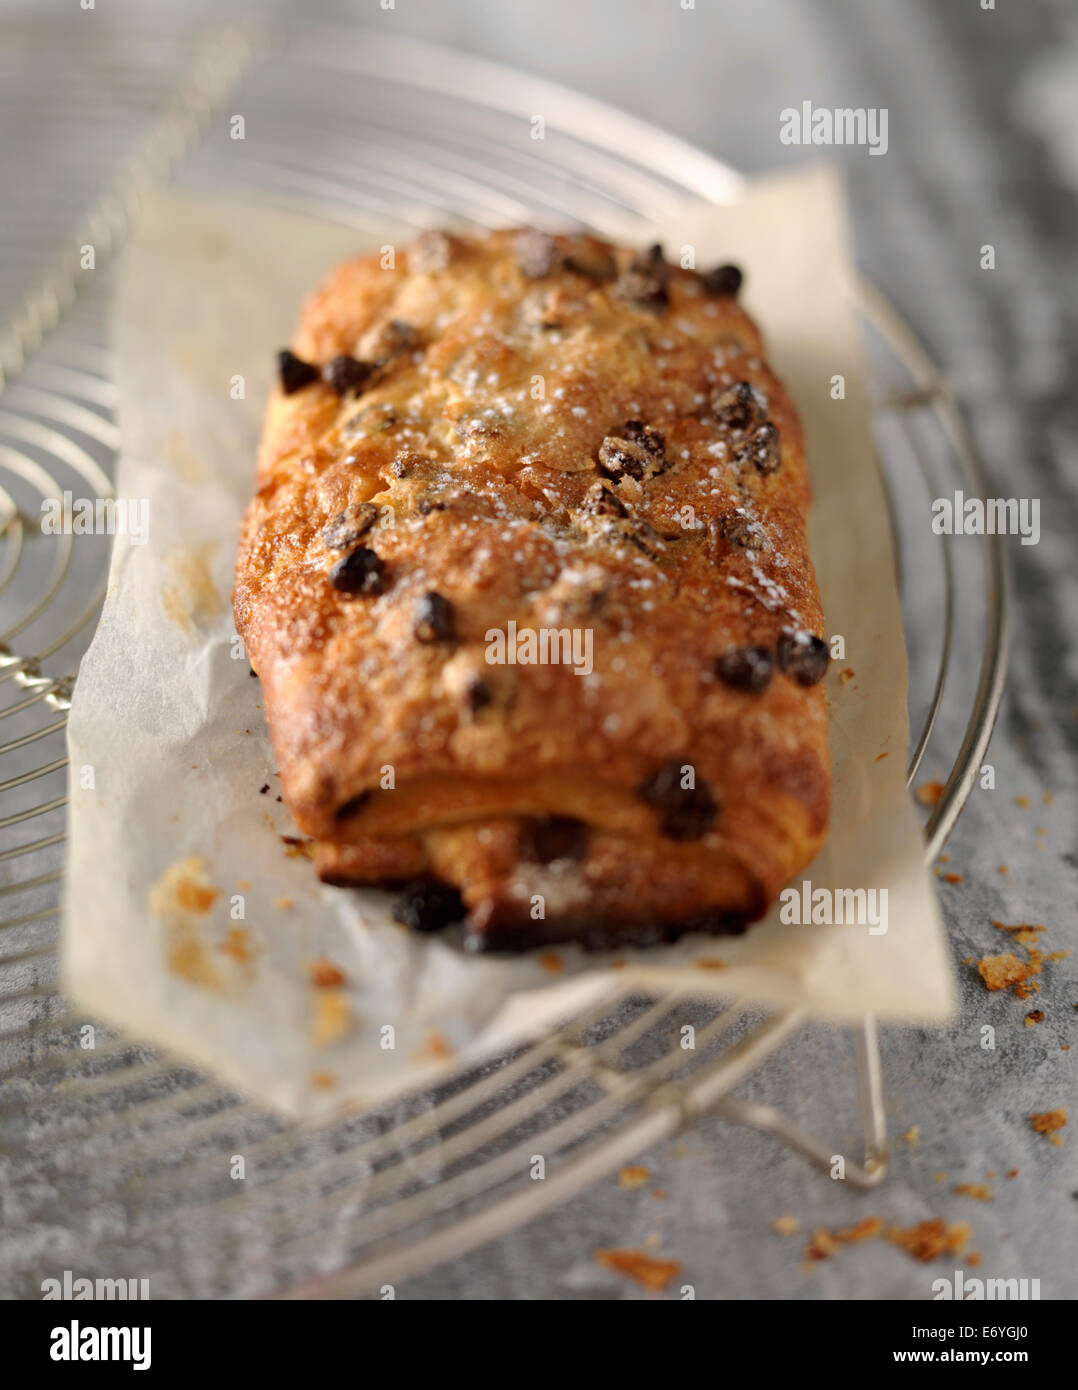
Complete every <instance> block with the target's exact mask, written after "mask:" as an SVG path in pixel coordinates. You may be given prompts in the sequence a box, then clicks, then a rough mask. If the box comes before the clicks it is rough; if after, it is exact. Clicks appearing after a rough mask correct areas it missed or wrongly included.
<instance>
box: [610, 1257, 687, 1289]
mask: <svg viewBox="0 0 1078 1390" xmlns="http://www.w3.org/2000/svg"><path fill="white" fill-rule="evenodd" d="M595 1258H596V1260H598V1262H599V1264H601V1265H605V1266H606V1268H607V1269H613V1270H615V1271H616V1272H617V1273H618V1274H624V1275H625V1276H626V1278H628V1279H635V1280H636V1282H637V1283H638V1284H643V1286H644V1288H646V1289H665V1288H666V1286H667V1284H669V1283H670V1281H671V1280H672V1279H675V1278H677V1276H678V1275H679V1274H680V1273H681V1265H680V1263H679V1262H678V1261H677V1260H656V1259H653V1258H652V1257H651V1256H650V1255H645V1254H644V1252H643V1251H642V1250H596V1252H595Z"/></svg>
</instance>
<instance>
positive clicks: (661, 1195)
mask: <svg viewBox="0 0 1078 1390" xmlns="http://www.w3.org/2000/svg"><path fill="white" fill-rule="evenodd" d="M651 1195H652V1196H653V1197H654V1198H655V1200H656V1201H657V1202H665V1201H666V1188H665V1187H656V1188H654V1189H653V1190H652V1193H651Z"/></svg>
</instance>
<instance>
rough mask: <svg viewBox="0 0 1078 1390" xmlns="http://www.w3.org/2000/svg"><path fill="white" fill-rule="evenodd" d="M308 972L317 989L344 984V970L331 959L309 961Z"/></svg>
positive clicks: (333, 987) (332, 987)
mask: <svg viewBox="0 0 1078 1390" xmlns="http://www.w3.org/2000/svg"><path fill="white" fill-rule="evenodd" d="M307 973H308V975H310V977H311V984H312V985H314V987H315V989H335V988H336V987H337V986H338V985H343V984H344V971H343V970H342V969H341V968H340V966H339V965H334V964H333V962H332V961H331V960H325V959H322V960H310V961H308V962H307Z"/></svg>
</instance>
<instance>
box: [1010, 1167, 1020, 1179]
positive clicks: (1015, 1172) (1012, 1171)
mask: <svg viewBox="0 0 1078 1390" xmlns="http://www.w3.org/2000/svg"><path fill="white" fill-rule="evenodd" d="M1007 1176H1008V1177H1009V1178H1016V1177H1017V1176H1018V1169H1017V1168H1008V1169H1007Z"/></svg>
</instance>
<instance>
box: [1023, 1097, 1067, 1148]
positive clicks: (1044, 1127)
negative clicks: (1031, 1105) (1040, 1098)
mask: <svg viewBox="0 0 1078 1390" xmlns="http://www.w3.org/2000/svg"><path fill="white" fill-rule="evenodd" d="M1029 1122H1030V1124H1031V1125H1032V1126H1033V1128H1034V1129H1035V1130H1036V1132H1037V1133H1038V1134H1051V1135H1054V1134H1055V1132H1056V1130H1057V1129H1062V1128H1063V1127H1064V1125H1066V1123H1067V1112H1066V1110H1064V1108H1063V1107H1062V1106H1060V1107H1059V1109H1058V1110H1041V1111H1037V1110H1035V1111H1034V1112H1033V1114H1032V1115H1030V1117H1029ZM1060 1141H1061V1142H1062V1136H1060Z"/></svg>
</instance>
